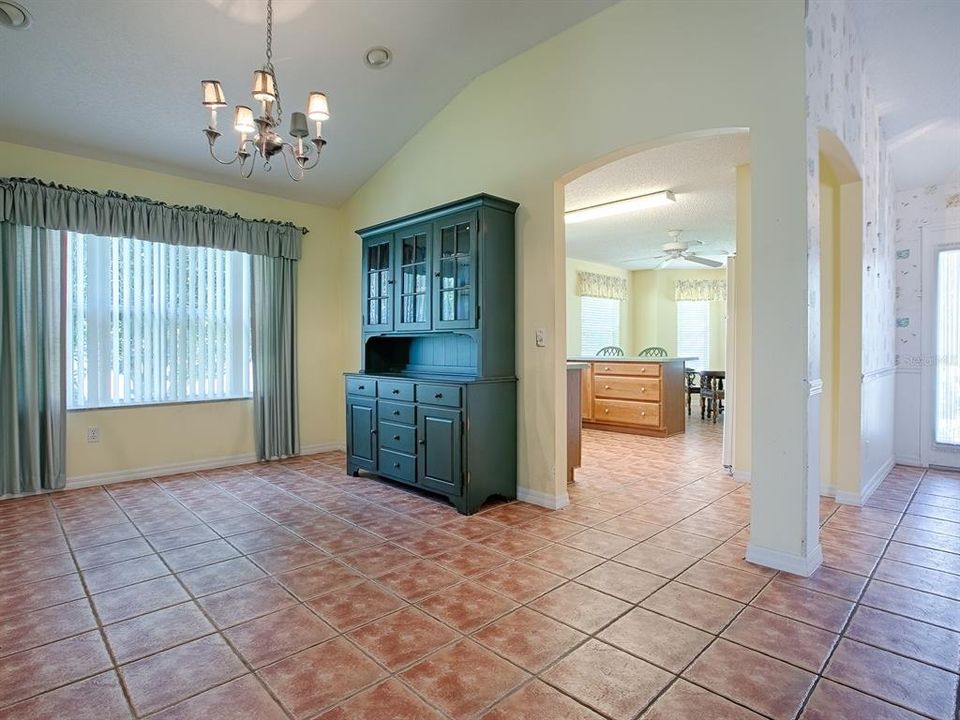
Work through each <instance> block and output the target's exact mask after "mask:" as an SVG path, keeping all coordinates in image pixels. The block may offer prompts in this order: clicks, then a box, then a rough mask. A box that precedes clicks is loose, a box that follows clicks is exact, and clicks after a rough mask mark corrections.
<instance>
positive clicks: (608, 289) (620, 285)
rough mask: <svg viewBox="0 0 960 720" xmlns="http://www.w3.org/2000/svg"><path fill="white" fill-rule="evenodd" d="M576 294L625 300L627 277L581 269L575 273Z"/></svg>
mask: <svg viewBox="0 0 960 720" xmlns="http://www.w3.org/2000/svg"><path fill="white" fill-rule="evenodd" d="M577 295H580V296H581V297H582V296H586V297H597V298H607V299H610V300H626V299H627V279H626V278H622V277H616V276H615V275H603V274H602V273H592V272H584V271H581V272H578V273H577Z"/></svg>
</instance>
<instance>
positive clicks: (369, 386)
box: [347, 377, 377, 397]
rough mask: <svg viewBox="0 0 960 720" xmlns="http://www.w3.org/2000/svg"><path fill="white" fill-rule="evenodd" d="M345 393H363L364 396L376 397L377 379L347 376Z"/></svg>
mask: <svg viewBox="0 0 960 720" xmlns="http://www.w3.org/2000/svg"><path fill="white" fill-rule="evenodd" d="M347 395H363V396H364V397H376V395H377V381H376V380H374V379H372V378H356V377H348V378H347Z"/></svg>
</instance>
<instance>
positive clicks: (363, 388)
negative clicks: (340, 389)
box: [357, 385, 367, 390]
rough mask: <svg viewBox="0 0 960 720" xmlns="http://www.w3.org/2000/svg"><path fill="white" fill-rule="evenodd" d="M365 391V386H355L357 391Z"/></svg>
mask: <svg viewBox="0 0 960 720" xmlns="http://www.w3.org/2000/svg"><path fill="white" fill-rule="evenodd" d="M366 389H367V386H366V385H357V390H366Z"/></svg>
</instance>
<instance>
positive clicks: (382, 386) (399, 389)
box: [377, 380, 413, 402]
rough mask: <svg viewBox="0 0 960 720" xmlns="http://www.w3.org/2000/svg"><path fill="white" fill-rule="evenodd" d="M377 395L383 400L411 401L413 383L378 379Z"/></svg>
mask: <svg viewBox="0 0 960 720" xmlns="http://www.w3.org/2000/svg"><path fill="white" fill-rule="evenodd" d="M377 396H378V397H382V398H383V399H384V400H406V401H407V402H413V383H412V382H403V381H402V380H399V381H398V380H380V381H379V382H377Z"/></svg>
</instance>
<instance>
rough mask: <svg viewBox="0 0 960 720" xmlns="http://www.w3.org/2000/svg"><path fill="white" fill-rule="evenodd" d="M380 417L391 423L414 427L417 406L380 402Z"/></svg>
mask: <svg viewBox="0 0 960 720" xmlns="http://www.w3.org/2000/svg"><path fill="white" fill-rule="evenodd" d="M380 417H381V418H383V419H384V420H389V421H390V422H392V423H403V424H405V425H415V424H416V422H417V406H416V405H412V404H408V403H400V402H388V401H386V400H381V401H380Z"/></svg>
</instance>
